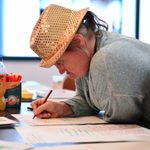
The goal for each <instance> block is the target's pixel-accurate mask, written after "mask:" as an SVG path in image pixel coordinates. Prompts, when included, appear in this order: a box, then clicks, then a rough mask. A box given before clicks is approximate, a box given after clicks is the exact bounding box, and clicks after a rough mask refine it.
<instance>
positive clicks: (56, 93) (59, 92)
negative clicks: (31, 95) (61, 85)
mask: <svg viewBox="0 0 150 150" xmlns="http://www.w3.org/2000/svg"><path fill="white" fill-rule="evenodd" d="M48 92H49V89H47V90H36V95H37V96H39V97H46V95H47V94H48ZM75 94H76V92H75V91H72V90H66V89H54V90H53V92H52V94H51V95H50V99H68V98H72V97H73V96H75Z"/></svg>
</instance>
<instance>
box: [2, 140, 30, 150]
mask: <svg viewBox="0 0 150 150" xmlns="http://www.w3.org/2000/svg"><path fill="white" fill-rule="evenodd" d="M31 147H32V146H31V145H26V144H20V143H17V142H8V141H0V150H29V149H30V148H31Z"/></svg>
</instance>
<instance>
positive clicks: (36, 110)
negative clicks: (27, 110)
mask: <svg viewBox="0 0 150 150" xmlns="http://www.w3.org/2000/svg"><path fill="white" fill-rule="evenodd" d="M46 108H47V105H46V103H45V104H43V105H40V106H39V107H37V109H35V112H34V113H35V114H36V115H39V114H42V113H43V112H44V111H45V112H47V109H46Z"/></svg>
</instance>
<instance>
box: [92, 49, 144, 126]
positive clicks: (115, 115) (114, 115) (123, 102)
mask: <svg viewBox="0 0 150 150" xmlns="http://www.w3.org/2000/svg"><path fill="white" fill-rule="evenodd" d="M115 56H116V55H115ZM94 57H95V58H94V59H93V60H92V65H91V68H90V78H91V85H92V88H93V91H94V92H95V93H94V95H95V99H96V101H97V108H99V110H101V111H103V112H105V113H104V116H103V119H104V120H105V121H107V122H110V123H135V122H136V121H138V119H139V118H140V117H141V115H142V101H143V96H142V94H141V93H140V90H141V89H140V80H141V79H140V78H139V77H138V74H136V73H137V72H136V70H135V71H132V72H129V71H130V68H127V67H126V66H127V65H126V64H125V63H124V62H126V63H128V61H127V60H126V59H124V60H119V59H123V58H122V57H121V56H119V59H118V57H113V54H112V53H111V54H108V53H104V52H102V50H101V52H100V53H99V54H97V55H96V56H94ZM112 57H113V58H112ZM120 57H121V58H120ZM129 63H130V65H132V61H129ZM133 73H134V74H133Z"/></svg>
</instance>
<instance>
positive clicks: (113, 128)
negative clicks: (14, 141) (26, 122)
mask: <svg viewBox="0 0 150 150" xmlns="http://www.w3.org/2000/svg"><path fill="white" fill-rule="evenodd" d="M16 129H17V131H18V132H19V133H20V135H21V136H22V138H23V139H24V141H25V142H26V143H62V142H65V143H66V142H106V141H107V142H112V141H139V140H141V141H142V140H144V139H150V130H148V129H146V128H143V127H140V126H137V125H108V124H106V125H72V126H71V125H66V126H28V127H25V126H20V127H16Z"/></svg>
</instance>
